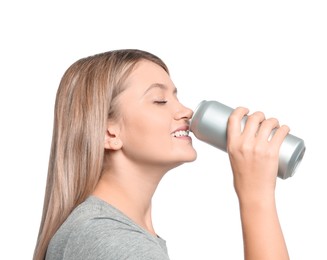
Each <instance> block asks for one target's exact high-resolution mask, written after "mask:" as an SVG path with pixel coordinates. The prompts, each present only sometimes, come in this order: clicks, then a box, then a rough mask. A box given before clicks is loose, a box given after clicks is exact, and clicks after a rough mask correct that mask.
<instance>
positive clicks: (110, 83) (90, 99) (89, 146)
mask: <svg viewBox="0 0 327 260" xmlns="http://www.w3.org/2000/svg"><path fill="white" fill-rule="evenodd" d="M144 59H145V60H149V61H152V62H154V63H156V64H158V65H160V66H161V67H162V68H163V69H164V70H165V71H166V72H167V73H169V72H168V68H167V66H166V65H165V64H164V62H163V61H162V60H161V59H159V58H158V57H157V56H155V55H153V54H151V53H148V52H145V51H141V50H135V49H125V50H114V51H109V52H105V53H100V54H96V55H93V56H89V57H86V58H83V59H80V60H78V61H76V62H75V63H73V64H72V65H71V66H70V67H69V68H68V69H67V71H66V72H65V74H64V75H63V77H62V79H61V82H60V85H59V88H58V91H57V96H56V104H55V112H54V127H53V137H52V145H51V153H50V159H49V168H48V177H47V184H46V191H45V198H44V206H43V214H42V219H41V224H40V230H39V234H38V239H37V243H36V247H35V251H34V256H33V259H34V260H43V259H45V255H46V250H47V247H48V245H49V242H50V240H51V238H52V237H53V235H54V234H55V232H56V231H57V230H58V228H59V227H60V226H61V224H62V223H63V222H64V221H65V220H66V218H67V217H68V215H69V214H70V213H71V212H72V210H73V209H74V208H76V206H78V205H79V204H80V203H81V202H83V201H84V200H85V199H86V198H87V197H88V196H89V195H90V194H91V193H92V192H93V190H94V188H95V186H96V184H97V183H98V181H99V178H100V176H101V172H102V167H103V158H104V134H105V131H106V128H107V122H108V118H111V117H116V116H117V109H116V102H115V101H116V100H117V99H116V98H117V96H118V95H119V94H120V93H121V92H122V91H123V90H124V89H125V86H124V82H125V80H126V78H127V77H128V75H129V74H130V73H131V71H132V70H133V67H134V66H135V64H136V63H138V62H139V61H141V60H144Z"/></svg>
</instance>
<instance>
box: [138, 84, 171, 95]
mask: <svg viewBox="0 0 327 260" xmlns="http://www.w3.org/2000/svg"><path fill="white" fill-rule="evenodd" d="M155 88H159V89H162V90H168V87H167V86H166V85H165V84H162V83H153V84H151V85H150V87H148V88H147V90H146V91H144V94H143V95H145V94H146V93H148V92H149V91H151V90H152V89H155ZM173 94H177V88H174V90H173Z"/></svg>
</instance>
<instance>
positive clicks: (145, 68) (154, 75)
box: [126, 60, 175, 94]
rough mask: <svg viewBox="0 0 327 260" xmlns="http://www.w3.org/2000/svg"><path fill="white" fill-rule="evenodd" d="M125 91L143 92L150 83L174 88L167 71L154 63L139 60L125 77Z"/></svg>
mask: <svg viewBox="0 0 327 260" xmlns="http://www.w3.org/2000/svg"><path fill="white" fill-rule="evenodd" d="M126 85H127V89H126V91H129V92H134V93H135V94H136V93H144V92H145V91H146V90H147V89H148V88H149V87H150V86H151V85H163V86H166V87H167V88H175V86H174V84H173V82H172V81H171V79H170V76H169V75H168V73H167V72H166V71H165V70H164V69H163V68H162V67H161V66H159V65H157V64H156V63H153V62H151V61H147V60H144V61H140V62H139V63H137V64H136V65H135V67H134V69H133V70H132V72H131V74H130V75H129V76H128V77H127V79H126Z"/></svg>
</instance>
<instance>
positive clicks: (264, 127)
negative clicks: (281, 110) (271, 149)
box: [257, 118, 279, 141]
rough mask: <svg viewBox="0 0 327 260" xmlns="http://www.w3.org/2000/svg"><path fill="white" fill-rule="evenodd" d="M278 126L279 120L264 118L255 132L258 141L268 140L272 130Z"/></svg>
mask: <svg viewBox="0 0 327 260" xmlns="http://www.w3.org/2000/svg"><path fill="white" fill-rule="evenodd" d="M278 127H279V122H278V120H277V119H276V118H269V119H266V120H264V121H263V122H262V123H261V125H260V128H259V130H258V133H257V138H258V139H259V141H270V139H271V136H272V132H273V130H274V129H276V128H278Z"/></svg>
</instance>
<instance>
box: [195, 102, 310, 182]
mask: <svg viewBox="0 0 327 260" xmlns="http://www.w3.org/2000/svg"><path fill="white" fill-rule="evenodd" d="M233 110H234V109H233V108H231V107H229V106H226V105H224V104H222V103H220V102H218V101H215V100H211V101H206V100H203V101H201V102H200V104H199V105H198V106H197V108H196V109H195V111H194V114H193V117H192V119H191V122H190V131H191V132H193V134H194V136H195V137H196V138H197V139H199V140H201V141H203V142H205V143H207V144H210V145H212V146H214V147H216V148H218V149H220V150H222V151H225V152H227V124H228V118H229V116H230V114H231V113H232V112H233ZM246 120H247V117H246V116H245V117H244V118H243V120H242V126H243V127H244V125H245V122H246ZM273 133H274V130H273V131H272V134H271V135H273ZM305 150H306V147H305V144H304V141H303V140H302V139H301V138H298V137H296V136H294V135H291V134H288V135H287V136H286V137H285V139H284V141H283V143H282V145H281V147H280V150H279V164H278V177H279V178H281V179H287V178H289V177H291V176H293V175H294V173H295V171H296V169H297V167H298V166H299V164H300V162H301V161H302V158H303V156H304V153H305Z"/></svg>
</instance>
